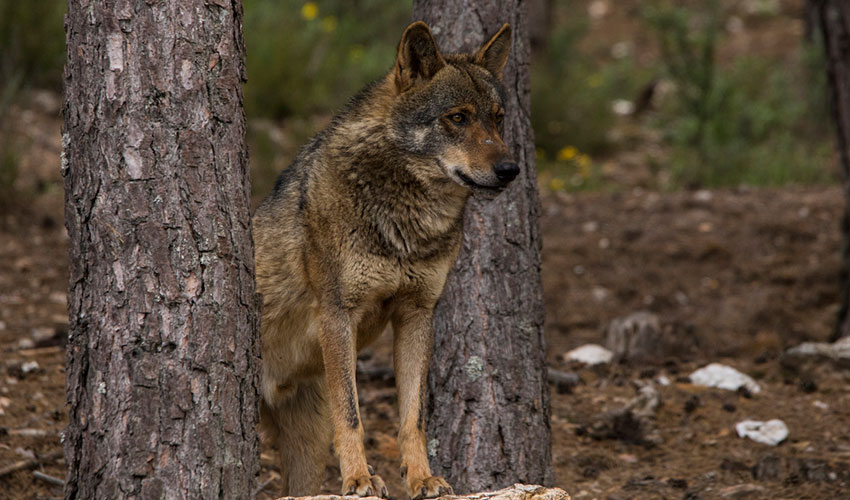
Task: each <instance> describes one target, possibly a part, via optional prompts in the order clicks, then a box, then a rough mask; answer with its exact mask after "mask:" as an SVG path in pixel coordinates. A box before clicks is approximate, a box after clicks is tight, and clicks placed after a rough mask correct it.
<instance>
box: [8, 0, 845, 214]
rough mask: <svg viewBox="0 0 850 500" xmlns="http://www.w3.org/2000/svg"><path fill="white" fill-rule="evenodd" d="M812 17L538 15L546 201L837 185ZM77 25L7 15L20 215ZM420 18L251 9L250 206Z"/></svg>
mask: <svg viewBox="0 0 850 500" xmlns="http://www.w3.org/2000/svg"><path fill="white" fill-rule="evenodd" d="M803 4H804V2H802V1H801V0H793V1H790V0H740V1H726V0H724V1H721V0H704V1H703V0H700V1H691V0H678V1H671V0H644V1H638V0H621V1H616V2H615V1H613V0H561V1H553V0H534V1H532V2H530V7H531V18H530V27H531V37H532V43H533V49H534V54H533V66H532V103H533V104H532V107H533V109H532V123H533V126H534V130H535V135H536V144H537V156H538V166H539V169H540V172H541V174H540V182H541V187H544V188H546V189H549V190H552V191H576V190H619V189H623V188H624V187H634V186H640V187H644V188H648V189H656V190H679V189H690V188H700V187H706V188H711V187H734V186H740V185H751V186H777V185H785V184H789V183H804V184H812V183H831V182H835V180H836V170H837V169H836V167H835V165H834V161H833V159H834V153H833V151H834V139H833V134H832V131H831V124H830V122H831V119H830V118H831V117H830V115H829V113H828V109H827V93H826V76H825V70H824V60H823V56H822V53H823V50H822V46H821V41H820V40H819V39H818V36H817V35H816V33H810V32H808V31H809V30H807V29H806V24H805V23H802V22H800V21H801V19H803V17H804V6H803ZM65 9H66V4H65V0H39V1H37V2H19V1H15V0H0V189H2V190H3V191H4V193H3V195H4V197H5V198H7V199H8V198H9V197H10V196H12V195H13V194H14V193H15V192H20V191H21V185H25V184H26V183H25V182H24V183H18V182H17V180H18V177H19V176H22V175H24V173H23V172H21V168H20V165H19V158H18V154H17V153H16V151H19V150H20V149H21V148H25V147H26V144H20V141H22V140H25V138H26V134H23V135H21V134H19V133H17V132H16V126H17V125H19V121H18V120H15V119H10V118H9V116H10V115H9V113H10V110H11V109H13V108H15V107H16V106H21V105H22V103H24V102H26V100H27V99H31V98H32V97H33V93H32V92H31V90H33V89H36V90H38V91H42V92H43V91H49V92H52V93H54V94H55V95H58V94H59V93H61V84H62V67H63V64H64V28H63V15H64V12H65ZM410 9H411V2H410V1H407V0H358V1H354V2H349V1H342V0H325V1H316V2H313V1H308V2H304V1H301V0H245V1H244V10H245V19H244V32H245V38H246V44H247V47H248V53H247V54H248V56H247V57H248V59H247V66H248V83H247V84H246V85H245V87H244V88H245V108H246V111H247V115H248V120H249V142H250V146H251V154H252V156H251V163H252V168H253V182H254V184H253V189H254V193H255V195H260V194H262V193H265V192H267V191H268V190H269V187H270V184H271V183H272V182H273V180H274V178H275V177H276V175H277V173H278V172H279V171H280V170H281V169H282V168H284V167H285V166H286V165H288V163H289V162H290V160H291V159H292V157H293V156H294V154H295V153H296V151H297V148H298V146H299V145H300V144H303V143H304V142H305V140H306V139H307V138H309V137H310V136H311V135H312V134H313V133H315V132H316V131H317V130H319V129H320V128H321V127H322V126H324V125H325V124H326V123H327V122H328V120H329V118H330V117H331V116H332V114H333V112H334V110H335V109H337V108H338V107H339V106H340V105H342V104H343V103H344V101H345V100H346V99H347V98H348V97H349V96H351V95H352V94H353V93H354V92H356V91H357V90H358V89H359V88H360V87H362V86H363V85H364V84H366V83H367V82H369V81H371V80H373V79H375V78H378V77H379V76H381V75H382V74H383V73H384V72H386V71H387V70H388V69H389V68H390V66H391V64H392V61H393V57H394V53H395V44H396V43H397V41H398V37H399V36H400V33H401V32H402V30H403V29H404V27H405V26H406V24H407V23H408V22H409V20H410V19H409V18H410ZM815 31H816V30H815ZM36 98H39V94H36ZM40 98H41V99H42V100H44V99H45V96H44V95H43V94H40ZM55 100H56V99H54V101H55ZM24 106H26V104H24ZM57 112H58V110H57ZM16 141H18V143H16ZM44 187H45V186H41V188H44Z"/></svg>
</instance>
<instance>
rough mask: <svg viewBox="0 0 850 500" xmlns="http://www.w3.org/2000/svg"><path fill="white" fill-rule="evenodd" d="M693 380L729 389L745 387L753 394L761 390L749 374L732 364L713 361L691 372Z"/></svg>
mask: <svg viewBox="0 0 850 500" xmlns="http://www.w3.org/2000/svg"><path fill="white" fill-rule="evenodd" d="M690 379H691V382H692V383H694V384H696V385H702V386H707V387H717V388H718V389H726V390H729V391H737V390H738V389H740V388H741V387H744V388H745V389H747V390H748V391H750V392H751V393H753V394H758V393H759V392H761V387H759V385H758V384H757V383H756V381H755V380H753V378H752V377H750V376H749V375H745V374H743V373H741V372H739V371H738V370H736V369H734V368H732V367H731V366H726V365H722V364H720V363H711V364H710V365H708V366H704V367H702V368H700V369H699V370H697V371H695V372H693V373H691V375H690Z"/></svg>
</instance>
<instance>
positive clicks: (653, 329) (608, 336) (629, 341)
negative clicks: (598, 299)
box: [605, 311, 661, 361]
mask: <svg viewBox="0 0 850 500" xmlns="http://www.w3.org/2000/svg"><path fill="white" fill-rule="evenodd" d="M605 347H607V348H608V349H610V350H611V351H612V352H613V353H614V356H615V358H616V359H617V360H618V361H619V360H630V361H641V360H644V359H646V358H655V357H660V353H659V350H660V347H661V321H660V320H659V319H658V316H656V315H654V314H652V313H648V312H645V311H639V312H636V313H633V314H630V315H628V316H626V317H625V318H615V319H613V320H611V323H609V324H608V327H607V328H605Z"/></svg>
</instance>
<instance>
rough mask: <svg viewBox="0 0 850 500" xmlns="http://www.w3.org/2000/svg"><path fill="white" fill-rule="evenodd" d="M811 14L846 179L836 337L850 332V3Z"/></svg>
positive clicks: (816, 4)
mask: <svg viewBox="0 0 850 500" xmlns="http://www.w3.org/2000/svg"><path fill="white" fill-rule="evenodd" d="M807 10H808V11H809V12H812V11H815V14H809V17H813V18H815V19H817V20H819V21H820V23H821V29H822V30H823V35H824V45H825V46H826V54H827V71H828V74H829V84H830V91H831V92H830V94H831V98H832V102H831V108H832V110H833V116H834V117H835V122H836V125H837V127H836V129H837V131H838V149H839V154H840V157H841V171H842V174H843V179H844V193H845V200H846V202H845V207H844V217H843V218H842V223H841V231H842V234H843V236H844V244H843V249H842V255H843V261H844V268H843V269H842V272H841V297H842V299H841V310H840V311H839V313H838V321H837V323H836V328H835V332H834V334H833V339H832V340H836V339H838V338H840V337H846V336H848V335H850V2H846V1H844V0H808V9H807Z"/></svg>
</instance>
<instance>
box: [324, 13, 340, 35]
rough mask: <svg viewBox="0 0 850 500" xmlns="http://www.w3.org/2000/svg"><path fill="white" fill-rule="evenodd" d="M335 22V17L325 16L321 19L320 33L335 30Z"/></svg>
mask: <svg viewBox="0 0 850 500" xmlns="http://www.w3.org/2000/svg"><path fill="white" fill-rule="evenodd" d="M336 25H337V21H336V17H335V16H326V17H323V18H322V31H324V32H325V33H332V32H333V31H334V30H335V29H336Z"/></svg>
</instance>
